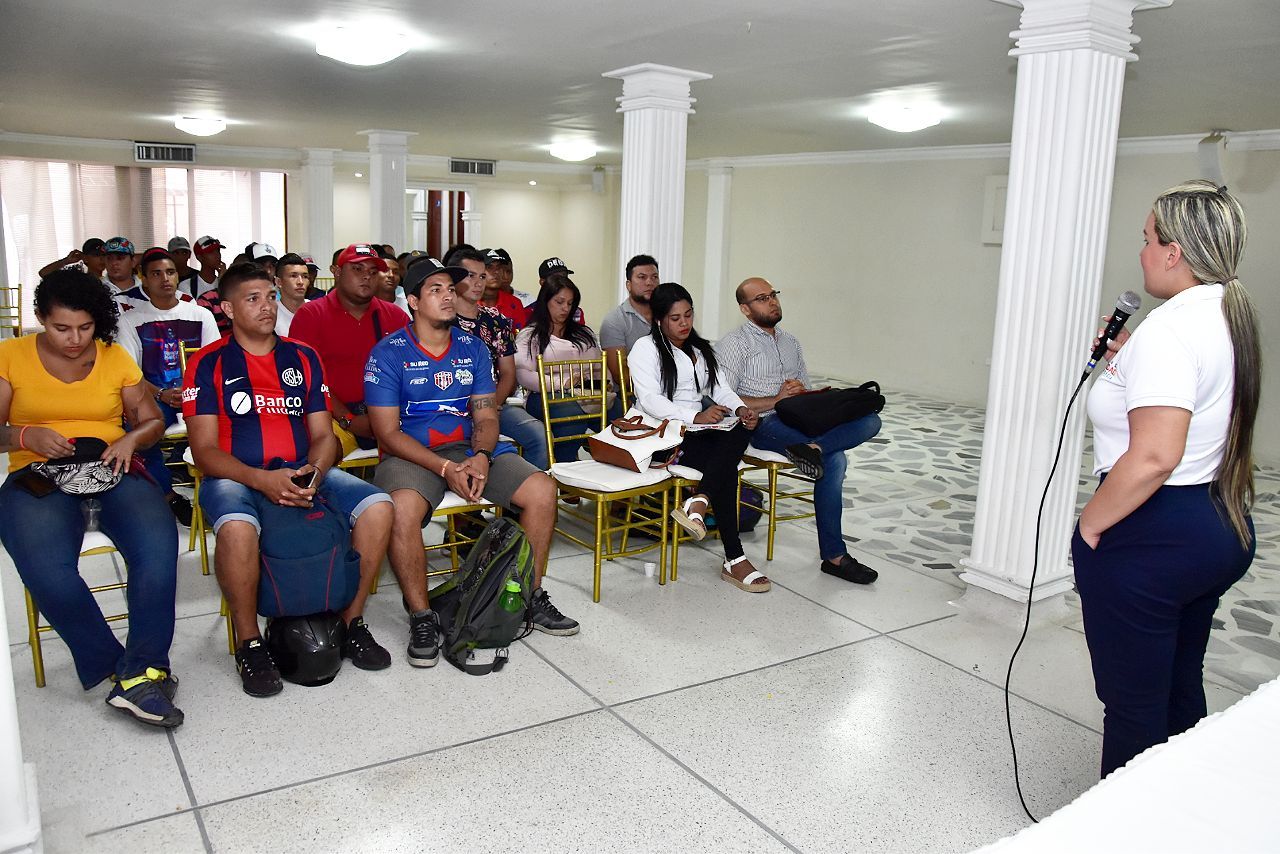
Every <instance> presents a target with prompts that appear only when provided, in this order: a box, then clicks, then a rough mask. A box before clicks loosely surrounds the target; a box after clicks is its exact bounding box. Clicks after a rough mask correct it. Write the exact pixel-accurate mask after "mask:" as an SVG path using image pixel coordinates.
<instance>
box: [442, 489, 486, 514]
mask: <svg viewBox="0 0 1280 854" xmlns="http://www.w3.org/2000/svg"><path fill="white" fill-rule="evenodd" d="M475 503H476V504H481V505H483V506H485V507H492V506H493V504H491V503H490V502H488V501H485V500H484V499H483V498H481V499H480V500H479V501H477V502H475ZM470 505H471V502H470V501H464V500H463V499H462V496H461V495H459V494H458V493H456V492H449V491H448V490H445V493H444V498H441V499H440V506H439V507H437V508H436V509H437V510H452V509H453V508H454V507H467V506H470Z"/></svg>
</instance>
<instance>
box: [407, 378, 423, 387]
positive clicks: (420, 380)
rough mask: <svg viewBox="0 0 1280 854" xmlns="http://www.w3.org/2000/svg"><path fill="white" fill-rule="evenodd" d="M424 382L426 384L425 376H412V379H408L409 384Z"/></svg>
mask: <svg viewBox="0 0 1280 854" xmlns="http://www.w3.org/2000/svg"><path fill="white" fill-rule="evenodd" d="M426 384H427V378H426V377H414V378H413V379H411V380H409V385H426Z"/></svg>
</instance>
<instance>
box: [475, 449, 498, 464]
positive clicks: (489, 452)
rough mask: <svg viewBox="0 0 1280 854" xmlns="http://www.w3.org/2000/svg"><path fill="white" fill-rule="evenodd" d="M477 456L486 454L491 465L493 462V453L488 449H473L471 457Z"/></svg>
mask: <svg viewBox="0 0 1280 854" xmlns="http://www.w3.org/2000/svg"><path fill="white" fill-rule="evenodd" d="M476 454H484V455H485V456H486V457H488V458H489V462H490V463H492V462H493V451H491V450H489V449H488V448H481V449H480V450H478V451H477V450H474V449H473V450H472V451H471V456H473V457H474V456H475V455H476Z"/></svg>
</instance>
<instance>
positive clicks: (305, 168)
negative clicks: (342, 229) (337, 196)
mask: <svg viewBox="0 0 1280 854" xmlns="http://www.w3.org/2000/svg"><path fill="white" fill-rule="evenodd" d="M338 151H339V149H336V148H304V149H302V196H303V200H304V204H305V206H306V207H305V210H306V213H307V228H306V231H305V232H304V233H305V235H306V246H305V249H306V251H307V252H310V253H311V254H312V255H313V256H315V257H316V258H323V257H327V256H328V255H329V253H330V252H332V251H333V250H334V249H336V248H337V247H336V246H334V245H333V158H334V155H336V154H337V153H338ZM290 248H291V249H292V248H293V247H290Z"/></svg>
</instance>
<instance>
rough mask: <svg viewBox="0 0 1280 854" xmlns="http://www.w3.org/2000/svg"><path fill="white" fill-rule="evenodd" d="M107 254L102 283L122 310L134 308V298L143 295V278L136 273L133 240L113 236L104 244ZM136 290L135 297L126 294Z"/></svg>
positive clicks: (104, 252) (103, 247) (104, 250)
mask: <svg viewBox="0 0 1280 854" xmlns="http://www.w3.org/2000/svg"><path fill="white" fill-rule="evenodd" d="M102 251H103V254H104V255H105V256H106V259H107V260H106V272H104V273H103V274H102V283H103V284H104V285H106V286H107V289H108V290H110V291H111V296H112V298H113V299H114V300H115V301H116V303H117V304H118V305H119V306H120V310H121V311H128V310H129V309H131V308H133V301H134V299H137V298H140V297H141V288H142V279H140V278H138V276H137V274H136V273H134V271H133V267H134V251H133V242H132V241H130V240H129V239H128V238H126V237H113V238H111V239H110V240H108V241H107V242H106V243H104V244H102ZM135 288H137V289H138V290H137V291H135V296H134V297H132V298H131V297H129V296H126V294H127V293H128V292H129V291H132V290H134V289H135Z"/></svg>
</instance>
